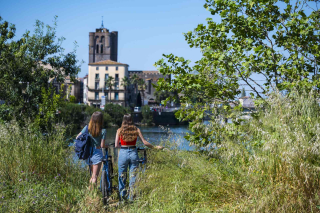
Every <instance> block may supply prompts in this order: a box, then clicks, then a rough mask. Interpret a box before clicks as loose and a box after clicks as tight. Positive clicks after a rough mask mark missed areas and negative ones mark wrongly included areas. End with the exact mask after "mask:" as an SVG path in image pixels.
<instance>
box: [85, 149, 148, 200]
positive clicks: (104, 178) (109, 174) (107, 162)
mask: <svg viewBox="0 0 320 213" xmlns="http://www.w3.org/2000/svg"><path fill="white" fill-rule="evenodd" d="M110 146H114V144H110V145H109V147H110ZM137 151H138V152H143V156H142V157H139V160H138V161H139V165H141V164H142V165H143V164H146V163H147V151H146V149H144V148H137ZM102 163H103V167H102V171H101V180H100V190H101V192H102V201H103V204H104V205H107V204H108V200H109V198H110V196H111V195H112V193H113V190H118V187H117V186H113V185H112V180H113V178H114V177H115V174H114V170H113V161H112V156H111V155H109V149H108V151H107V153H106V154H105V155H104V158H103V160H102ZM140 169H141V167H140ZM144 169H145V168H144ZM89 171H90V175H91V170H90V168H89ZM118 197H119V198H120V195H119V191H118Z"/></svg>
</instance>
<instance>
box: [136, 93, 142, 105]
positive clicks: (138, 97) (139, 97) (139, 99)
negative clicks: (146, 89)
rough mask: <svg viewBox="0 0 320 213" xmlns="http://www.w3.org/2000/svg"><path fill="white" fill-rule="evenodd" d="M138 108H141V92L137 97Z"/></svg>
mask: <svg viewBox="0 0 320 213" xmlns="http://www.w3.org/2000/svg"><path fill="white" fill-rule="evenodd" d="M136 106H137V107H141V95H140V92H139V93H138V95H137V104H136Z"/></svg>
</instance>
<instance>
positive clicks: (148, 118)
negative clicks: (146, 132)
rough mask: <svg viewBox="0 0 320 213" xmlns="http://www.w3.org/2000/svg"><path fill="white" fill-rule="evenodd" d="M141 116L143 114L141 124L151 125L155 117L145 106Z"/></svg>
mask: <svg viewBox="0 0 320 213" xmlns="http://www.w3.org/2000/svg"><path fill="white" fill-rule="evenodd" d="M141 114H142V121H141V123H143V124H147V125H151V124H152V121H153V115H152V111H151V110H150V107H149V106H147V105H146V106H143V107H142V108H141Z"/></svg>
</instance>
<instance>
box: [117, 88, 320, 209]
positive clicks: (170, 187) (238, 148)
mask: <svg viewBox="0 0 320 213" xmlns="http://www.w3.org/2000/svg"><path fill="white" fill-rule="evenodd" d="M267 102H268V105H266V106H264V108H263V109H258V113H257V114H256V115H255V116H254V118H253V119H251V120H250V121H243V123H242V125H240V126H237V125H235V124H228V125H226V126H224V127H223V128H224V131H223V132H221V137H222V138H223V139H224V141H223V143H222V144H221V145H219V146H217V147H216V149H211V150H209V151H208V152H207V154H208V153H209V155H207V154H206V155H205V154H203V153H201V154H200V153H197V152H184V151H177V150H171V151H169V152H165V151H162V152H154V151H153V152H150V163H149V168H148V169H147V170H146V172H145V173H144V174H142V175H140V179H139V180H140V181H139V182H138V184H137V189H136V193H137V200H136V201H135V202H134V203H133V204H131V205H129V206H125V207H123V210H124V211H128V212H156V211H158V212H318V211H319V207H320V206H319V205H320V200H319V195H320V194H319V192H320V190H319V181H320V180H319V178H320V173H319V169H320V167H319V165H320V155H319V154H320V153H319V151H320V150H319V148H320V140H319V139H320V131H319V130H320V119H319V111H320V107H319V104H318V103H317V101H316V99H315V98H314V97H313V94H302V95H300V94H298V93H292V94H290V95H287V96H283V95H281V94H279V93H275V94H272V95H271V96H270V97H269V99H268V100H267ZM211 127H212V128H216V126H214V125H213V124H212V125H211V124H209V125H208V126H207V128H211ZM212 147H215V146H214V145H212Z"/></svg>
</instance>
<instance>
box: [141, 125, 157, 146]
mask: <svg viewBox="0 0 320 213" xmlns="http://www.w3.org/2000/svg"><path fill="white" fill-rule="evenodd" d="M138 134H139V137H140V139H141V141H142V143H143V144H144V145H146V146H147V147H149V148H151V149H153V148H155V147H154V146H153V145H152V144H151V143H149V142H148V141H146V140H145V139H144V137H143V135H142V133H141V131H140V129H138ZM156 148H157V147H156Z"/></svg>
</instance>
